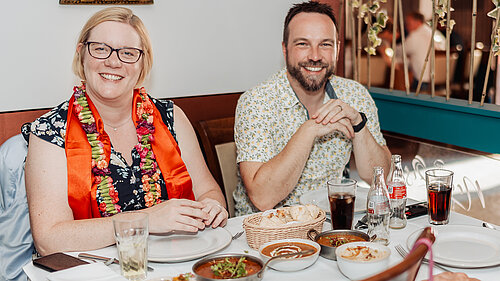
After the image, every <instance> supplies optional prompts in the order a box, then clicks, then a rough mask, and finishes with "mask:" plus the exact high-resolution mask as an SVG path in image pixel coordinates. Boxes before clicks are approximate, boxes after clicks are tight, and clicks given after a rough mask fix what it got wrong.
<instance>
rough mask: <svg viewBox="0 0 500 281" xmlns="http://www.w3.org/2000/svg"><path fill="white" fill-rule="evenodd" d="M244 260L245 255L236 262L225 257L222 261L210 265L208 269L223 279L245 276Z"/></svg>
mask: <svg viewBox="0 0 500 281" xmlns="http://www.w3.org/2000/svg"><path fill="white" fill-rule="evenodd" d="M245 260H246V259H245V257H241V258H240V259H239V260H238V262H231V261H230V260H229V258H225V259H224V261H220V262H218V263H216V264H213V265H212V266H210V269H212V272H213V273H214V274H215V275H216V276H219V277H222V278H224V279H234V278H240V277H245V276H247V270H246V269H245V267H246V264H245Z"/></svg>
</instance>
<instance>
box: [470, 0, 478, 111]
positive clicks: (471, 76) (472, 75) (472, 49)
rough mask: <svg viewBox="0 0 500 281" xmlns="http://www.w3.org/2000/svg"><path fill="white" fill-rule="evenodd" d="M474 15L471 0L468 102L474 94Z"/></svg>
mask: <svg viewBox="0 0 500 281" xmlns="http://www.w3.org/2000/svg"><path fill="white" fill-rule="evenodd" d="M476 16H477V0H472V31H471V40H470V69H469V104H472V96H473V95H474V49H475V48H476V47H475V46H476Z"/></svg>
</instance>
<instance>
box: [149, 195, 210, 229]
mask: <svg viewBox="0 0 500 281" xmlns="http://www.w3.org/2000/svg"><path fill="white" fill-rule="evenodd" d="M205 208H206V205H205V204H204V203H201V202H196V201H192V200H188V199H169V200H167V201H165V202H163V203H161V204H158V205H155V206H153V207H151V208H146V209H144V210H142V211H145V212H147V213H149V232H151V233H166V232H170V231H174V230H175V231H187V232H197V231H198V230H202V229H205V223H203V222H204V221H207V220H209V219H210V217H209V214H208V212H207V211H205V210H204V209H205Z"/></svg>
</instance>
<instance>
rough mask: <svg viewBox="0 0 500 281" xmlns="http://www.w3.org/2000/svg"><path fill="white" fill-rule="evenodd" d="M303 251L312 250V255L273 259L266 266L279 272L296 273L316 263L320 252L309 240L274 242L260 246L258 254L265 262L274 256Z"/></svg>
mask: <svg viewBox="0 0 500 281" xmlns="http://www.w3.org/2000/svg"><path fill="white" fill-rule="evenodd" d="M305 250H313V253H311V254H308V255H300V256H293V257H288V258H282V259H275V260H272V261H271V262H270V263H269V265H268V266H269V267H271V268H272V269H275V270H279V271H297V270H301V269H304V268H307V267H309V266H311V265H312V264H314V263H315V262H316V260H317V259H318V257H319V252H320V250H321V248H320V246H319V244H318V243H316V242H313V241H311V240H306V239H298V238H296V239H281V240H274V241H271V242H267V243H265V244H263V245H262V246H260V248H259V253H260V256H261V257H262V259H263V261H264V262H266V261H267V260H269V259H270V258H271V257H274V256H278V255H281V254H288V253H296V252H300V251H305Z"/></svg>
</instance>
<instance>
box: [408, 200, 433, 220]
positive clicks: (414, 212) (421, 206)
mask: <svg viewBox="0 0 500 281" xmlns="http://www.w3.org/2000/svg"><path fill="white" fill-rule="evenodd" d="M427 210H428V207H427V202H421V203H417V204H413V205H408V206H406V211H405V213H406V217H407V218H408V219H412V218H416V217H420V216H423V215H427Z"/></svg>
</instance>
